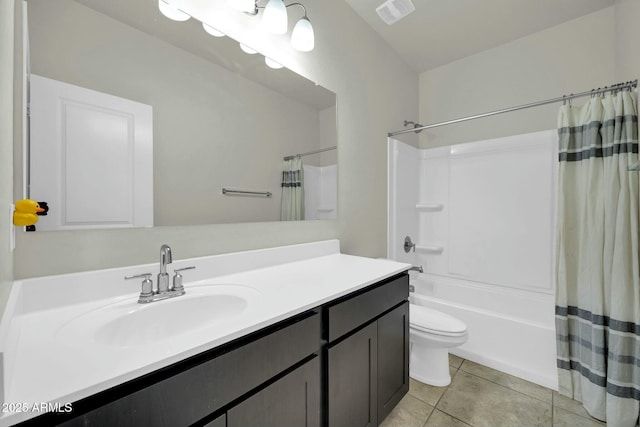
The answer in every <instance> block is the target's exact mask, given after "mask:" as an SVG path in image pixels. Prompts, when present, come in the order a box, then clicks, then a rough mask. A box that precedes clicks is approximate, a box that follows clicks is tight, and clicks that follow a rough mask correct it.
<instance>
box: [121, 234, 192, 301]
mask: <svg viewBox="0 0 640 427" xmlns="http://www.w3.org/2000/svg"><path fill="white" fill-rule="evenodd" d="M172 262H173V256H172V255H171V248H170V247H169V245H166V244H165V245H162V246H160V273H158V288H157V290H154V289H153V282H152V281H151V273H143V274H136V275H133V276H125V279H126V280H129V279H135V278H143V279H144V280H143V281H142V291H141V292H140V298H138V302H139V303H140V304H145V303H148V302H154V301H160V300H163V299H167V298H173V297H177V296H180V295H184V293H185V291H184V286H183V285H182V275H181V274H180V272H181V271H184V270H192V269H194V268H195V267H184V268H180V269H176V270H174V273H175V274H174V276H173V285H172V286H169V273H167V265H169V264H171V263H172Z"/></svg>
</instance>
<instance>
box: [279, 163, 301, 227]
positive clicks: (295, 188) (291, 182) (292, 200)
mask: <svg viewBox="0 0 640 427" xmlns="http://www.w3.org/2000/svg"><path fill="white" fill-rule="evenodd" d="M282 169H283V170H282V199H281V204H280V220H281V221H299V220H303V219H304V187H303V173H302V159H301V158H300V157H294V158H293V159H290V160H285V161H284V167H283V168H282Z"/></svg>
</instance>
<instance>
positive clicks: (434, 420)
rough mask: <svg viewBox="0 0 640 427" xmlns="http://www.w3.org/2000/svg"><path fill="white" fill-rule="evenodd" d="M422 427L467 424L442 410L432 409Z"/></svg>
mask: <svg viewBox="0 0 640 427" xmlns="http://www.w3.org/2000/svg"><path fill="white" fill-rule="evenodd" d="M424 427H469V424H466V423H463V422H462V421H460V420H457V419H455V418H453V417H452V416H451V415H448V414H445V413H444V412H442V411H439V410H437V409H436V410H434V411H433V412H432V413H431V416H430V417H429V420H427V423H426V424H425V425H424Z"/></svg>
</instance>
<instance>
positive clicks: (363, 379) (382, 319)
mask: <svg viewBox="0 0 640 427" xmlns="http://www.w3.org/2000/svg"><path fill="white" fill-rule="evenodd" d="M408 295H409V281H408V277H407V276H401V277H399V278H396V279H395V280H393V281H391V282H388V283H386V284H383V285H380V286H379V287H377V288H374V289H371V290H366V291H365V292H364V293H361V294H358V295H355V296H351V297H349V298H348V299H346V300H344V301H342V302H338V303H336V304H335V305H332V306H330V307H329V308H328V316H329V319H328V320H329V331H328V336H329V344H328V345H327V348H326V352H327V365H328V369H327V370H328V399H327V406H328V425H329V427H373V426H377V425H379V424H380V423H382V421H383V420H384V419H385V417H386V416H387V415H388V414H389V412H390V411H391V410H392V409H393V408H394V407H395V405H396V404H397V403H398V402H399V401H400V399H402V397H403V396H404V395H405V394H406V393H407V391H409V303H408V301H407V298H408Z"/></svg>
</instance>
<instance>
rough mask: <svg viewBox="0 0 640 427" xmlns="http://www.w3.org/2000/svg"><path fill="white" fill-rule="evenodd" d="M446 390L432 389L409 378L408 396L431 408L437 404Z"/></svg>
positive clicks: (442, 388) (443, 388)
mask: <svg viewBox="0 0 640 427" xmlns="http://www.w3.org/2000/svg"><path fill="white" fill-rule="evenodd" d="M446 389H447V388H446V387H434V386H432V385H428V384H423V383H421V382H420V381H416V380H414V379H413V378H409V394H410V395H411V396H413V397H415V398H416V399H420V400H422V401H423V402H425V403H428V404H430V405H431V406H435V405H436V403H438V400H440V398H441V397H442V395H443V394H444V392H445V390H446Z"/></svg>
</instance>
